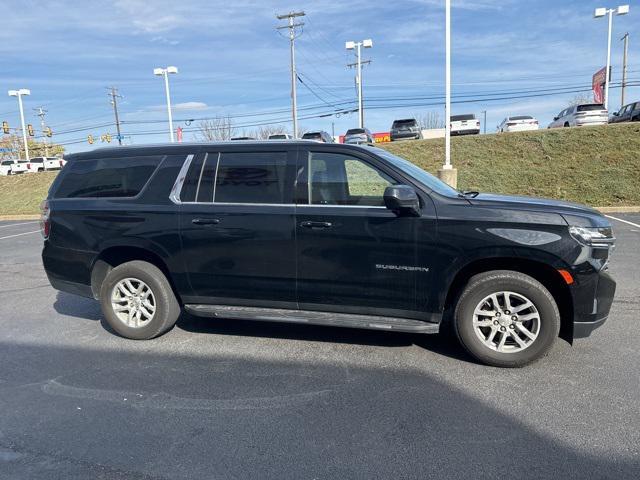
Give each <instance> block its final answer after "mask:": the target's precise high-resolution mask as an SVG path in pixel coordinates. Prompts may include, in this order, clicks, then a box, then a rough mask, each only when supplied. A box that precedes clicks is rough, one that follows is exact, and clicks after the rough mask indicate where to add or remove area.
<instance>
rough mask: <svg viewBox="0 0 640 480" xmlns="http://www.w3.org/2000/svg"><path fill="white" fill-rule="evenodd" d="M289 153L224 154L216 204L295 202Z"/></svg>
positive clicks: (219, 168)
mask: <svg viewBox="0 0 640 480" xmlns="http://www.w3.org/2000/svg"><path fill="white" fill-rule="evenodd" d="M287 178H288V176H287V154H286V152H255V153H253V152H252V153H222V154H221V155H220V160H219V163H218V168H217V174H216V177H215V184H214V185H215V186H214V191H213V198H214V201H215V202H216V203H266V204H283V203H291V202H292V199H291V198H290V197H291V186H290V185H288V181H287Z"/></svg>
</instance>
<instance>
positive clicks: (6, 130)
mask: <svg viewBox="0 0 640 480" xmlns="http://www.w3.org/2000/svg"><path fill="white" fill-rule="evenodd" d="M2 131H3V132H4V133H5V134H7V135H8V134H9V122H2Z"/></svg>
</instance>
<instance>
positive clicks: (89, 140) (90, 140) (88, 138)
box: [87, 135, 94, 145]
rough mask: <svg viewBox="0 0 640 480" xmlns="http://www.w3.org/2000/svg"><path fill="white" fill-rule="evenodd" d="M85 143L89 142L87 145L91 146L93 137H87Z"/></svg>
mask: <svg viewBox="0 0 640 480" xmlns="http://www.w3.org/2000/svg"><path fill="white" fill-rule="evenodd" d="M87 142H89V145H91V144H92V143H93V142H94V140H93V135H88V136H87Z"/></svg>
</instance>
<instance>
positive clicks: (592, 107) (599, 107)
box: [578, 103, 604, 112]
mask: <svg viewBox="0 0 640 480" xmlns="http://www.w3.org/2000/svg"><path fill="white" fill-rule="evenodd" d="M594 110H604V105H601V104H599V103H594V104H591V105H578V111H579V112H592V111H594Z"/></svg>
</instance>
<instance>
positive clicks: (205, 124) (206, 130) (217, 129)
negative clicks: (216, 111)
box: [195, 116, 237, 142]
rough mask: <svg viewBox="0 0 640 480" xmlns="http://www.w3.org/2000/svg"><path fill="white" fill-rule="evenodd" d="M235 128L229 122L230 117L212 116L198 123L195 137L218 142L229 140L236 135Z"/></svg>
mask: <svg viewBox="0 0 640 480" xmlns="http://www.w3.org/2000/svg"><path fill="white" fill-rule="evenodd" d="M236 132H237V129H236V128H235V127H234V126H233V123H232V122H231V117H229V116H226V117H214V118H212V119H211V120H202V121H201V122H200V123H199V124H198V131H197V132H196V133H195V137H196V139H198V140H200V141H204V142H219V141H225V140H231V138H232V137H235V136H236Z"/></svg>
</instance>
